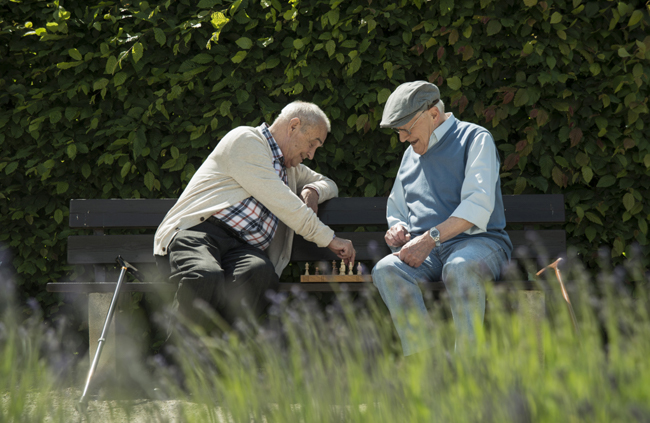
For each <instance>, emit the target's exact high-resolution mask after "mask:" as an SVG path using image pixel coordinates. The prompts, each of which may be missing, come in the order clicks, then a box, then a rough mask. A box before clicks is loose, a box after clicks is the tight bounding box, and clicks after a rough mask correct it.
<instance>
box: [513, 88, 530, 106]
mask: <svg viewBox="0 0 650 423" xmlns="http://www.w3.org/2000/svg"><path fill="white" fill-rule="evenodd" d="M528 100H529V97H528V90H526V88H519V89H518V90H517V94H515V106H516V107H521V106H524V105H526V104H527V103H528Z"/></svg>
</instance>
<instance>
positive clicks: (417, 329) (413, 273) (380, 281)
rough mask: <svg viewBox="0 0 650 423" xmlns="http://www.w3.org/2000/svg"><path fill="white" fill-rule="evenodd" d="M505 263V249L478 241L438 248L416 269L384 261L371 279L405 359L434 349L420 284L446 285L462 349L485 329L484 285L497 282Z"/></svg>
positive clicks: (391, 257) (396, 260) (388, 259)
mask: <svg viewBox="0 0 650 423" xmlns="http://www.w3.org/2000/svg"><path fill="white" fill-rule="evenodd" d="M507 261H508V258H507V255H506V253H505V251H504V250H503V248H501V246H499V245H498V244H497V243H496V242H495V241H493V240H491V239H488V238H484V237H480V236H476V237H475V238H472V239H468V240H465V241H461V242H457V243H453V244H443V245H441V246H440V247H436V248H434V249H433V250H432V251H431V254H429V257H427V258H426V259H425V260H424V263H422V265H420V266H419V267H417V268H415V267H411V266H409V265H408V264H406V263H404V262H403V261H401V260H400V259H399V257H397V256H394V255H389V256H386V257H384V258H383V259H381V260H380V261H379V262H378V263H377V264H376V265H375V267H374V268H373V269H372V280H373V283H374V284H375V286H377V289H378V290H379V293H380V294H381V298H382V299H383V300H384V302H385V303H386V306H387V307H388V310H389V311H390V314H391V318H392V319H393V324H394V325H395V328H396V329H397V333H398V334H399V337H400V340H401V341H402V350H403V352H404V355H407V356H408V355H411V354H414V353H417V352H419V351H422V350H424V349H427V348H430V347H431V340H430V339H429V337H428V336H427V328H428V327H430V325H431V324H432V322H431V319H430V317H429V314H428V313H427V309H426V307H425V305H424V298H423V297H422V291H421V289H420V287H419V286H418V282H423V281H439V280H441V279H442V281H443V282H444V284H445V287H446V288H447V292H448V293H449V296H450V302H451V312H452V316H453V318H454V325H455V327H456V347H457V348H458V347H459V345H462V344H463V343H465V342H472V341H473V340H474V339H475V329H474V328H475V325H476V324H479V325H482V324H483V317H484V315H485V288H484V285H483V284H484V282H485V281H486V280H496V279H498V278H499V276H500V274H501V269H502V267H503V266H504V265H505V264H506V262H507Z"/></svg>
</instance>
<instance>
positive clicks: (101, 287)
mask: <svg viewBox="0 0 650 423" xmlns="http://www.w3.org/2000/svg"><path fill="white" fill-rule="evenodd" d="M493 283H494V284H496V285H498V286H501V287H511V288H513V289H524V290H535V289H539V285H538V284H536V283H535V282H530V281H521V282H503V281H497V282H493ZM116 286H117V282H53V283H48V284H47V286H46V289H47V291H48V292H75V293H81V294H90V293H111V292H115V287H116ZM420 287H421V288H422V289H423V290H426V291H444V290H445V284H444V283H442V282H424V283H422V284H420ZM295 289H299V290H301V291H305V292H335V291H339V290H346V291H351V292H359V291H365V290H368V289H375V288H374V287H373V285H372V284H371V283H369V282H365V283H364V282H361V283H359V282H357V283H332V284H329V283H299V282H280V286H279V291H280V292H291V291H293V290H295ZM175 290H176V287H175V286H174V285H173V284H171V283H162V282H128V283H125V284H123V285H122V292H158V293H161V294H166V293H173V292H174V291H175Z"/></svg>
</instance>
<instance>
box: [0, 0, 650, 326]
mask: <svg viewBox="0 0 650 423" xmlns="http://www.w3.org/2000/svg"><path fill="white" fill-rule="evenodd" d="M648 7H649V6H648V5H646V4H644V3H643V2H641V1H620V2H614V1H608V0H598V1H588V2H585V1H581V0H573V1H562V0H560V1H553V0H549V1H538V0H523V1H512V0H502V1H499V2H496V1H492V0H481V1H471V0H465V1H453V0H441V1H418V0H414V1H406V0H402V1H394V0H393V1H378V0H347V1H345V2H344V1H342V0H332V1H326V0H305V1H302V0H291V1H289V2H283V1H280V0H262V1H260V2H257V1H249V0H237V1H235V2H232V1H222V0H200V1H199V2H198V3H197V2H195V1H188V0H177V1H172V0H168V1H166V2H159V3H156V2H153V1H152V2H151V3H149V2H147V1H141V2H139V1H135V2H130V1H122V2H118V1H101V2H100V1H97V0H96V1H95V2H92V1H91V2H88V1H84V2H81V1H67V0H66V1H65V2H64V1H63V0H58V1H49V2H48V1H35V0H12V1H9V0H0V58H1V60H0V145H1V146H2V148H1V152H0V187H2V188H1V189H2V191H1V192H0V219H1V225H2V228H3V230H2V231H1V233H0V243H1V244H3V246H2V247H0V248H2V249H5V250H8V251H10V252H11V254H12V255H13V260H12V262H10V263H2V266H13V267H14V268H15V270H16V272H17V275H18V284H19V287H18V289H19V291H20V293H21V296H22V298H23V299H26V298H30V297H33V298H36V300H37V301H38V302H39V303H40V305H41V307H43V308H44V309H45V310H46V311H47V313H46V315H47V316H50V317H55V318H56V317H57V316H59V315H60V314H62V313H63V312H64V311H65V307H66V305H65V303H64V302H62V301H61V299H60V297H58V296H57V295H55V294H49V293H47V292H45V284H46V283H47V282H48V281H56V280H75V279H86V280H88V278H91V277H92V276H90V275H89V274H87V273H85V272H86V270H85V269H83V268H80V267H73V266H70V265H68V264H67V263H66V260H65V257H66V238H67V236H68V235H71V234H73V233H80V232H79V231H71V230H69V229H68V228H67V217H68V204H69V200H70V199H72V198H140V197H142V198H168V197H177V196H178V195H179V194H180V192H181V191H182V190H183V188H184V186H185V185H186V184H187V182H188V181H189V180H190V178H191V176H192V175H193V173H194V172H195V170H196V169H197V168H198V166H199V165H200V164H201V163H202V161H203V159H204V158H205V157H206V156H207V155H208V154H209V153H210V150H211V148H213V147H214V145H215V144H216V143H217V142H218V140H219V139H220V138H221V137H223V135H224V134H226V133H227V132H228V131H229V130H230V129H232V128H233V127H236V126H238V125H257V124H259V123H261V122H262V121H267V122H269V123H270V122H271V121H272V120H273V118H274V117H275V116H277V114H278V112H279V110H280V109H281V108H282V107H283V106H284V105H285V104H286V103H288V102H290V101H292V100H294V99H302V100H306V101H313V102H315V103H317V104H319V105H320V106H321V107H322V108H323V109H324V110H325V112H326V113H327V114H328V115H329V116H330V118H331V120H332V134H331V135H330V137H329V139H328V142H326V143H325V146H324V148H322V149H319V151H318V152H317V154H316V157H315V159H314V160H313V162H312V163H311V165H312V166H313V167H315V168H316V169H317V170H318V171H319V172H322V173H324V174H326V175H328V176H330V177H332V178H333V179H335V180H336V182H337V183H338V185H339V187H340V192H341V195H342V196H385V195H387V194H388V192H389V190H390V188H391V185H392V182H393V179H394V177H395V175H396V172H397V169H398V166H399V162H400V157H401V155H402V152H403V150H404V146H403V145H401V144H400V143H399V142H398V139H397V138H396V136H395V135H394V134H392V133H391V132H390V131H387V130H381V129H379V128H378V122H379V121H380V118H381V114H382V110H383V105H384V103H385V102H386V99H387V98H388V96H389V94H390V92H391V91H392V90H393V89H394V88H395V87H396V86H397V85H399V84H400V83H402V82H406V81H411V80H417V79H425V80H429V81H431V82H434V83H435V84H437V85H438V86H439V87H440V90H441V95H442V97H443V100H445V102H446V104H447V109H448V111H452V112H454V114H455V115H456V116H457V117H459V118H461V119H464V120H468V121H472V122H475V123H478V124H480V125H483V126H485V127H487V128H488V129H489V130H490V131H491V132H492V134H493V135H494V137H495V139H496V143H497V145H498V148H499V151H500V153H501V155H502V175H501V176H502V183H503V192H504V193H505V194H512V193H514V194H520V193H563V194H565V199H566V209H567V222H566V225H565V228H566V230H567V233H568V236H569V244H570V245H571V246H572V247H574V248H575V249H576V250H577V251H578V252H579V253H580V254H581V257H582V259H583V260H584V262H585V263H586V264H587V265H588V266H589V267H590V268H592V269H596V268H598V266H599V265H600V263H599V258H598V257H599V256H598V251H599V249H601V247H606V248H607V249H608V251H611V254H610V255H611V257H612V260H613V263H614V264H620V263H621V262H622V261H623V260H625V259H626V256H627V257H629V256H630V254H632V251H633V250H635V249H636V250H637V251H638V252H640V254H641V257H642V260H643V261H644V264H643V265H644V267H645V268H646V269H647V268H648V267H649V261H650V259H649V254H648V253H649V250H648V239H647V235H648V219H649V218H650V205H648V202H647V201H646V199H647V198H648V197H649V196H650V192H649V184H650V178H648V176H649V170H648V169H649V167H650V144H649V141H648V137H647V135H648V129H647V128H648V127H649V126H650V117H649V114H648V94H649V85H648V78H649V76H650V66H649V64H650V63H649V59H650V35H648V25H649V24H650V18H649V16H648ZM601 251H602V249H601ZM5 252H6V251H5ZM26 311H29V310H28V309H27V310H26Z"/></svg>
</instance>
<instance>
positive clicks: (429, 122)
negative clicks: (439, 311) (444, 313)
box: [372, 81, 512, 356]
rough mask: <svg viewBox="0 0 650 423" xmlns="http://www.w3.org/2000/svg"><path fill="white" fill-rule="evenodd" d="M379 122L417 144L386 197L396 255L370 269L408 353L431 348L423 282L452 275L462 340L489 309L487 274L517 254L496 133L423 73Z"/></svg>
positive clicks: (393, 98) (494, 274)
mask: <svg viewBox="0 0 650 423" xmlns="http://www.w3.org/2000/svg"><path fill="white" fill-rule="evenodd" d="M380 126H381V127H382V128H393V129H394V130H395V132H397V134H398V136H399V140H400V142H408V143H409V144H410V146H409V147H408V148H407V149H406V152H405V153H404V156H403V157H402V163H401V164H400V168H399V171H398V172H397V177H396V178H395V184H394V185H393V189H392V191H391V193H390V197H389V198H388V206H387V220H388V226H389V229H388V231H387V232H386V236H385V239H386V243H387V244H388V245H389V246H390V247H391V249H392V251H393V254H392V255H389V256H386V257H384V258H383V259H382V260H380V261H379V262H378V263H377V265H376V266H375V268H374V269H373V271H372V277H373V282H374V284H375V285H376V286H377V288H378V290H379V292H380V294H381V297H382V299H383V300H384V302H385V303H386V306H387V307H388V309H389V310H390V314H391V317H392V319H393V323H394V324H395V327H396V329H397V332H398V334H399V336H400V339H401V341H402V348H403V351H404V355H406V356H408V355H411V354H414V353H417V352H419V351H421V350H424V349H427V348H428V347H430V342H431V341H430V337H428V336H427V332H426V329H427V327H428V325H430V324H431V322H430V320H429V315H428V313H427V309H426V307H425V305H424V300H423V297H422V291H421V290H420V287H419V285H418V282H421V281H427V280H429V281H438V280H441V279H442V281H443V282H444V283H445V286H446V288H447V291H448V293H449V295H450V301H451V311H452V315H453V319H454V324H455V327H456V348H459V347H460V346H461V345H467V342H470V343H471V341H472V340H473V339H474V336H475V325H477V324H479V325H480V324H482V322H483V316H484V314H485V288H484V285H483V284H484V281H485V280H487V279H498V278H499V276H500V273H501V269H502V267H503V265H504V264H505V263H507V262H508V261H509V260H510V254H511V252H512V243H511V242H510V238H508V234H507V233H506V232H505V230H504V227H505V224H506V220H505V216H504V210H503V201H502V198H501V181H500V179H499V155H498V152H497V150H496V146H495V144H494V140H493V138H492V135H491V134H490V132H488V131H487V130H486V129H485V128H482V127H480V126H478V125H475V124H473V123H469V122H463V121H461V120H458V119H456V118H455V117H454V115H453V114H452V113H446V114H445V109H444V104H443V102H442V101H441V100H440V91H439V90H438V87H436V86H435V85H434V84H431V83H429V82H425V81H415V82H408V83H405V84H402V85H400V86H399V87H397V89H395V91H394V92H393V93H392V94H391V95H390V97H389V98H388V101H387V102H386V107H385V108H384V113H383V117H382V121H381V123H380Z"/></svg>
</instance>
